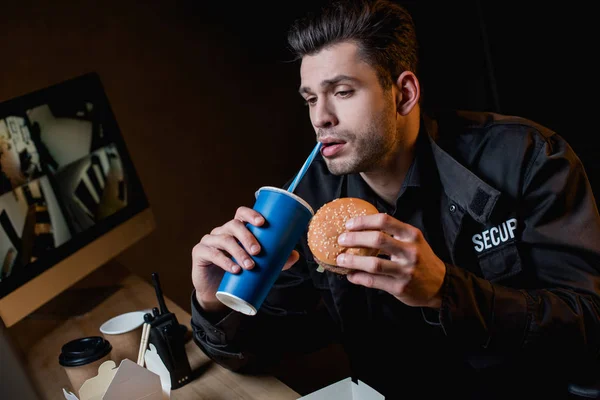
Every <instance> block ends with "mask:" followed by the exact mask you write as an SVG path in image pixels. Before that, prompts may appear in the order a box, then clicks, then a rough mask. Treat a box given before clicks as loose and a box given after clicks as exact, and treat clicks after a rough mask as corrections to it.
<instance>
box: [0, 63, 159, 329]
mask: <svg viewBox="0 0 600 400" xmlns="http://www.w3.org/2000/svg"><path fill="white" fill-rule="evenodd" d="M154 227H155V224H154V218H153V215H152V211H151V208H150V205H149V202H148V200H147V197H146V195H145V192H144V190H143V188H142V185H141V182H140V179H139V176H138V174H137V172H136V169H135V167H134V165H133V163H132V160H131V158H130V155H129V153H128V151H127V148H126V146H125V141H124V138H123V137H122V135H121V132H120V129H119V126H118V124H117V121H116V118H115V116H114V114H113V111H112V109H111V107H110V104H109V101H108V98H107V96H106V93H105V91H104V88H103V85H102V82H101V80H100V77H99V75H98V74H97V73H88V74H85V75H82V76H78V77H75V78H72V79H70V80H67V81H65V82H60V83H57V84H55V85H53V86H50V87H47V88H43V89H40V90H37V91H35V92H31V93H28V94H26V95H23V96H20V97H18V98H14V99H11V100H8V101H5V102H3V103H0V323H2V322H3V323H4V325H5V326H6V327H10V326H12V325H14V324H15V323H17V322H18V321H19V320H21V319H23V318H24V317H26V316H27V315H29V314H30V313H32V312H33V311H35V310H36V309H38V308H39V307H40V306H42V305H44V304H45V303H46V302H48V301H49V300H51V299H52V298H54V297H55V296H57V295H58V294H60V293H61V292H63V291H64V290H66V289H67V288H69V287H70V286H72V285H73V284H74V283H76V282H77V281H78V280H80V279H81V278H83V277H85V276H86V275H88V274H89V273H90V272H92V271H93V270H95V269H97V268H98V267H100V266H102V265H104V264H105V263H107V262H108V261H110V260H111V259H113V258H114V257H115V256H117V255H118V254H119V253H120V252H122V251H123V250H125V249H126V248H128V247H129V246H131V245H133V244H134V243H136V242H138V241H139V240H140V239H142V238H143V237H145V236H146V235H148V234H149V233H150V232H152V231H153V230H154Z"/></svg>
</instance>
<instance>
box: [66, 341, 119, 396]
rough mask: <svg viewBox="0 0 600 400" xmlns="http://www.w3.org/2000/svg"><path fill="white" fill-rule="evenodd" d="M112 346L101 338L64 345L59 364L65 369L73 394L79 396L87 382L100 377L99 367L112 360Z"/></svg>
mask: <svg viewBox="0 0 600 400" xmlns="http://www.w3.org/2000/svg"><path fill="white" fill-rule="evenodd" d="M111 350H112V346H111V344H110V342H109V341H108V340H106V339H104V338H102V337H100V336H90V337H83V338H79V339H75V340H72V341H70V342H68V343H66V344H64V345H63V346H62V348H61V353H60V355H59V357H58V362H59V364H60V365H62V367H63V368H64V370H65V372H66V374H67V377H68V378H69V382H71V388H72V389H73V393H76V394H77V395H79V389H81V385H83V383H84V382H85V381H87V380H88V379H90V378H93V377H95V376H96V375H98V367H100V365H102V363H103V362H105V361H108V360H110V352H111Z"/></svg>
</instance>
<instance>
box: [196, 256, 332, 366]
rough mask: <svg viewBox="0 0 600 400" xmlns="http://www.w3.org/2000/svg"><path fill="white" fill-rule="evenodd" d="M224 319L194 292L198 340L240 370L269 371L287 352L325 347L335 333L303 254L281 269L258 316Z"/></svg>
mask: <svg viewBox="0 0 600 400" xmlns="http://www.w3.org/2000/svg"><path fill="white" fill-rule="evenodd" d="M300 254H302V253H300ZM221 317H222V316H218V317H217V318H216V319H217V320H218V321H217V320H215V318H214V316H211V315H207V314H206V313H205V312H204V311H203V310H202V309H201V307H200V305H199V304H198V302H197V301H196V296H195V295H193V294H192V321H191V325H192V329H193V334H194V335H193V337H194V341H195V342H196V344H197V345H198V346H199V347H200V349H201V350H202V351H203V352H204V353H205V354H206V355H207V356H208V357H210V358H211V359H213V360H214V361H215V362H217V363H218V364H220V365H222V366H224V367H225V368H227V369H230V370H234V371H239V372H250V373H254V372H256V373H259V372H266V371H269V368H271V367H272V366H274V365H276V363H277V362H278V361H280V360H281V359H282V358H284V357H286V356H291V355H293V354H297V353H304V352H309V351H311V350H316V349H317V348H319V347H320V346H323V345H325V344H326V343H327V342H328V341H329V340H330V339H331V337H332V335H333V332H334V328H333V323H332V320H331V319H330V317H329V314H328V313H327V311H326V308H325V307H324V306H323V303H322V301H321V295H320V293H319V292H318V291H317V290H316V289H315V288H314V286H313V284H312V280H311V278H310V276H309V273H308V270H307V267H306V263H305V262H304V259H303V257H302V256H301V258H300V260H299V261H298V262H297V263H296V264H295V265H294V266H293V267H292V268H290V269H289V270H287V271H283V272H282V273H281V275H280V277H279V278H278V280H277V282H276V283H275V285H274V286H273V288H272V289H271V292H270V293H269V295H268V296H267V298H266V299H265V301H264V302H263V304H262V306H261V308H260V309H259V310H258V312H257V314H256V315H254V316H247V315H244V314H241V313H239V312H237V311H231V312H230V313H228V314H227V315H225V316H224V317H223V318H221Z"/></svg>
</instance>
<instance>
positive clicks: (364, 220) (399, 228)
mask: <svg viewBox="0 0 600 400" xmlns="http://www.w3.org/2000/svg"><path fill="white" fill-rule="evenodd" d="M346 229H348V230H351V231H363V230H379V231H383V232H387V233H388V234H390V235H392V236H394V237H395V238H396V239H398V240H402V241H414V240H415V239H416V237H417V235H418V232H419V230H418V229H417V228H415V227H414V226H412V225H409V224H406V223H404V222H401V221H398V220H397V219H396V218H394V217H392V216H390V215H389V214H384V213H379V214H372V215H361V216H359V217H354V218H352V219H349V220H348V221H346Z"/></svg>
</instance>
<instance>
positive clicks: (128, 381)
mask: <svg viewBox="0 0 600 400" xmlns="http://www.w3.org/2000/svg"><path fill="white" fill-rule="evenodd" d="M144 361H145V362H146V364H145V365H146V367H147V368H144V367H142V366H140V365H138V364H137V363H135V362H133V361H131V360H130V359H128V358H126V359H124V360H123V361H121V364H120V365H119V367H118V368H117V367H116V364H115V362H114V361H112V360H108V361H105V362H103V363H102V364H101V365H100V367H98V375H96V376H95V377H93V378H90V379H88V380H87V381H85V382H84V383H83V385H81V389H79V395H80V397H81V398H79V397H77V396H76V395H75V394H73V393H71V392H69V391H68V390H65V389H64V388H63V394H64V396H65V399H66V400H139V399H144V400H169V399H170V397H171V375H170V374H169V370H168V369H167V367H166V366H165V364H164V363H163V362H162V360H161V358H160V356H159V355H158V352H157V351H156V348H155V347H154V345H153V344H150V349H148V350H146V353H145V354H144Z"/></svg>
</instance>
